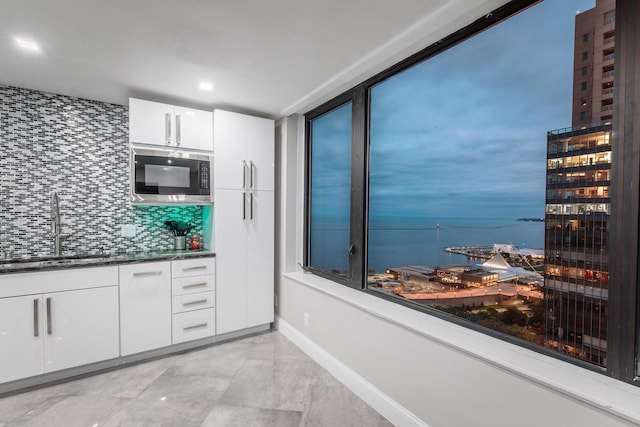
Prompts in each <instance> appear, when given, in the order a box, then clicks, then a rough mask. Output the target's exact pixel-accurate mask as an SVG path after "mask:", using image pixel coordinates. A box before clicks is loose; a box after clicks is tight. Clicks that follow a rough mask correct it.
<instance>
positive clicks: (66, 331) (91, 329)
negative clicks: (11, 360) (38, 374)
mask: <svg viewBox="0 0 640 427" xmlns="http://www.w3.org/2000/svg"><path fill="white" fill-rule="evenodd" d="M42 303H43V305H44V316H43V320H44V325H43V329H44V331H43V336H44V372H53V371H57V370H60V369H66V368H71V367H73V366H80V365H85V364H87V363H92V362H97V361H100V360H106V359H113V358H116V357H118V356H119V353H120V352H119V351H118V349H119V328H118V287H117V286H110V287H106V288H95V289H83V290H77V291H68V292H56V293H51V294H45V295H43V297H42Z"/></svg>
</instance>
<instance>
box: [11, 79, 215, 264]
mask: <svg viewBox="0 0 640 427" xmlns="http://www.w3.org/2000/svg"><path fill="white" fill-rule="evenodd" d="M128 149H129V138H128V108H127V107H125V106H122V105H114V104H106V103H102V102H97V101H90V100H86V99H79V98H73V97H68V96H61V95H54V94H49V93H43V92H38V91H33V90H29V89H21V88H16V87H11V86H4V85H0V257H1V256H3V255H5V254H7V253H9V254H10V255H11V256H12V257H23V256H47V255H52V254H53V237H52V235H51V228H52V221H51V203H50V200H51V192H53V191H57V192H58V194H59V197H60V215H61V222H62V228H63V230H62V231H63V232H65V233H66V232H70V233H72V235H71V237H69V238H68V239H66V240H65V241H64V242H63V250H64V253H78V252H80V253H87V252H89V253H93V252H98V251H100V250H102V251H105V252H124V251H138V250H164V249H172V248H173V236H172V234H171V233H170V232H169V231H168V230H166V229H165V227H164V221H166V220H177V221H186V222H191V223H192V224H193V225H194V226H195V227H194V230H193V231H192V232H191V234H195V233H198V234H202V207H200V206H146V205H132V204H131V203H130V201H129V152H128ZM123 224H135V226H136V236H135V237H122V236H121V232H120V229H121V226H122V225H123ZM191 234H190V235H191Z"/></svg>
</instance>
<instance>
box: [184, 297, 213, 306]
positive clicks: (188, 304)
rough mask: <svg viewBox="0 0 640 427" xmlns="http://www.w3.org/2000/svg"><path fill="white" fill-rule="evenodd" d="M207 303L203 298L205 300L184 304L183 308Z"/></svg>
mask: <svg viewBox="0 0 640 427" xmlns="http://www.w3.org/2000/svg"><path fill="white" fill-rule="evenodd" d="M206 302H207V299H206V298H203V299H199V300H195V301H189V302H183V303H182V306H183V307H187V306H190V305H196V304H205V303H206Z"/></svg>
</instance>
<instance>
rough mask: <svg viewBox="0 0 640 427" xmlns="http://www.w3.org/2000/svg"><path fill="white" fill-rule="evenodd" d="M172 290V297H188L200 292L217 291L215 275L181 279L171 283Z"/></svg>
mask: <svg viewBox="0 0 640 427" xmlns="http://www.w3.org/2000/svg"><path fill="white" fill-rule="evenodd" d="M171 289H172V290H171V294H172V295H186V294H194V293H198V292H209V291H215V289H216V277H215V276H213V275H208V276H193V277H179V278H176V279H173V280H172V281H171Z"/></svg>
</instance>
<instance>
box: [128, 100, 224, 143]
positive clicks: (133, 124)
mask: <svg viewBox="0 0 640 427" xmlns="http://www.w3.org/2000/svg"><path fill="white" fill-rule="evenodd" d="M129 142H130V143H131V144H151V145H159V146H164V147H171V148H186V149H192V150H202V151H211V150H212V149H213V114H212V113H211V112H210V111H204V110H196V109H193V108H186V107H178V106H174V105H169V104H162V103H159V102H153V101H145V100H142V99H136V98H129Z"/></svg>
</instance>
